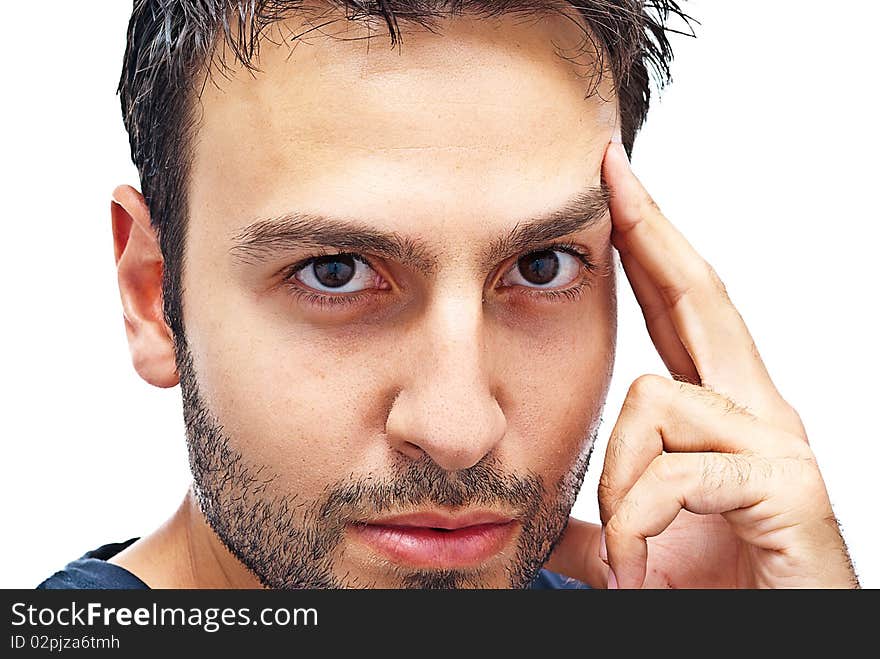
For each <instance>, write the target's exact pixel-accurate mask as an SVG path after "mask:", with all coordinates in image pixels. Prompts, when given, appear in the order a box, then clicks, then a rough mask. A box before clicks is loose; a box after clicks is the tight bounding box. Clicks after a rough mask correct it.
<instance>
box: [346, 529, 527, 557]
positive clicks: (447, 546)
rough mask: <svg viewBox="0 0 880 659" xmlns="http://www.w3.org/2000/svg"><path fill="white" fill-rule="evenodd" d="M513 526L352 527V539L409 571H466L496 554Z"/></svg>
mask: <svg viewBox="0 0 880 659" xmlns="http://www.w3.org/2000/svg"><path fill="white" fill-rule="evenodd" d="M513 527H514V522H513V521H510V522H505V523H503V524H475V525H474V526H466V527H464V528H460V529H454V530H451V531H442V530H437V529H430V528H426V527H421V526H382V525H378V524H367V525H358V526H354V527H352V531H353V533H354V535H355V536H356V537H357V538H359V539H360V540H362V541H363V542H365V543H366V544H367V545H369V546H370V547H371V548H372V549H373V550H375V551H376V552H378V553H380V554H382V555H384V556H386V557H388V558H390V559H391V560H392V561H394V562H395V563H402V564H404V565H409V566H412V567H433V568H438V567H441V568H451V567H468V566H473V565H477V564H480V563H483V562H485V561H486V560H487V559H489V558H491V557H492V556H494V555H495V554H497V553H499V552H500V551H501V550H502V549H503V548H504V545H505V544H506V543H507V541H508V540H509V539H510V536H511V534H512V533H513Z"/></svg>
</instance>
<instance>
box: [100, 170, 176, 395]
mask: <svg viewBox="0 0 880 659" xmlns="http://www.w3.org/2000/svg"><path fill="white" fill-rule="evenodd" d="M110 217H111V220H112V223H113V251H114V254H115V256H116V270H117V276H118V281H119V293H120V296H121V299H122V311H123V315H124V317H125V332H126V335H127V337H128V345H129V349H130V351H131V358H132V362H133V364H134V368H135V370H136V371H137V372H138V374H139V375H140V376H141V377H142V378H143V379H144V380H146V381H147V382H149V383H150V384H152V385H154V386H156V387H173V386H174V385H176V384H177V383H178V376H177V364H176V362H175V359H174V338H173V336H172V333H171V330H170V328H169V327H168V325H167V323H166V322H165V317H164V314H163V306H162V272H163V269H164V261H163V258H162V251H161V249H160V247H159V241H158V238H157V236H156V232H155V230H154V229H153V227H152V225H151V223H150V211H149V208H148V207H147V204H146V201H145V200H144V197H143V195H141V193H140V192H138V191H137V190H135V189H134V188H132V187H131V186H128V185H122V186H119V187H118V188H116V189H115V190H114V191H113V200H112V201H111V202H110Z"/></svg>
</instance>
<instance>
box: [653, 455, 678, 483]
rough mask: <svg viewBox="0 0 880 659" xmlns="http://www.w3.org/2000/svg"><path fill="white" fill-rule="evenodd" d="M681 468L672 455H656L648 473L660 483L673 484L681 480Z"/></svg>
mask: <svg viewBox="0 0 880 659" xmlns="http://www.w3.org/2000/svg"><path fill="white" fill-rule="evenodd" d="M683 466H684V465H682V463H681V461H679V460H678V459H677V456H676V455H675V454H674V453H667V454H665V455H658V456H657V457H656V458H654V459H653V460H652V461H651V464H650V465H648V473H649V474H650V475H651V477H652V478H654V479H655V480H657V481H660V482H662V483H675V482H677V481H680V480H681V477H682V467H683Z"/></svg>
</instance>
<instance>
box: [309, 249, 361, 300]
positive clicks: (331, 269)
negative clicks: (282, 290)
mask: <svg viewBox="0 0 880 659" xmlns="http://www.w3.org/2000/svg"><path fill="white" fill-rule="evenodd" d="M294 277H295V278H296V279H297V280H298V281H299V282H300V283H302V284H305V285H306V286H307V287H308V288H310V289H313V290H315V291H318V292H319V293H357V292H360V291H363V290H365V289H368V288H377V277H378V275H377V274H376V271H375V270H373V268H371V267H370V264H369V263H367V262H366V260H364V259H363V258H361V257H359V256H358V255H356V254H327V255H324V256H318V257H316V258H314V259H311V260H310V261H308V262H307V263H306V264H305V265H302V266H300V267H299V269H298V270H296V272H295V273H294Z"/></svg>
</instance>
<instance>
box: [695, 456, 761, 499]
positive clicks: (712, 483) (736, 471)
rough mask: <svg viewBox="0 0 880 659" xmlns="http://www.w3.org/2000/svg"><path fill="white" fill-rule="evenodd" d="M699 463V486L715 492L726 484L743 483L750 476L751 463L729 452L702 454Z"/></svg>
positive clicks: (704, 489)
mask: <svg viewBox="0 0 880 659" xmlns="http://www.w3.org/2000/svg"><path fill="white" fill-rule="evenodd" d="M700 462H701V464H700V487H701V489H702V490H703V491H704V492H716V491H718V490H720V489H721V488H722V487H724V486H725V485H728V484H732V483H735V484H737V485H743V484H744V483H745V482H747V481H748V480H749V479H750V478H751V476H752V473H751V472H752V463H751V461H749V460H746V459H743V458H741V457H740V456H737V455H733V454H730V453H711V454H709V455H704V456H703V457H702V459H701V461H700Z"/></svg>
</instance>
